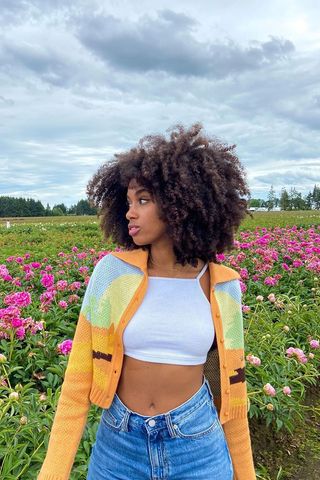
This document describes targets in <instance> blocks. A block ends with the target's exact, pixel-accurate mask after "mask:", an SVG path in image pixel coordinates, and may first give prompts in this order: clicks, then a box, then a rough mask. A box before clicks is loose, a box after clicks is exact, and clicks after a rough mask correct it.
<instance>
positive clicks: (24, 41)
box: [0, 0, 320, 204]
mask: <svg viewBox="0 0 320 480" xmlns="http://www.w3.org/2000/svg"><path fill="white" fill-rule="evenodd" d="M18 12H19V14H18ZM318 20H319V14H318V6H317V2H315V1H311V0H306V1H305V2H303V4H302V2H298V0H296V1H292V0H290V1H289V0H285V1H284V2H281V5H280V6H279V2H276V1H275V0H273V1H270V2H268V3H267V4H265V5H264V8H263V9H261V2H259V1H258V0H249V1H248V2H245V4H244V3H243V2H241V4H240V3H239V2H234V1H231V0H226V1H225V2H223V3H222V2H220V1H218V0H210V1H209V0H203V1H202V2H201V8H199V4H195V3H194V2H193V1H191V0H186V1H185V2H184V3H183V8H181V4H180V3H179V2H176V3H174V4H173V3H172V1H169V0H157V1H156V2H153V7H152V8H150V2H149V1H147V0H141V1H140V2H138V3H137V2H130V1H128V0H119V1H106V0H105V1H102V0H92V1H87V0H86V1H85V0H78V1H76V2H72V5H71V6H70V5H68V2H65V1H62V0H61V1H60V0H59V1H52V0H51V1H50V0H24V1H22V0H12V1H9V0H4V1H3V2H2V4H1V11H0V25H1V23H2V25H5V26H6V28H3V29H2V34H1V36H0V83H1V85H2V89H1V95H0V175H1V179H2V182H1V185H2V188H1V191H0V194H10V195H18V194H19V195H22V196H33V197H34V198H38V199H40V200H42V201H43V203H45V202H49V203H50V204H53V203H58V202H60V201H65V203H66V204H71V203H75V202H76V201H77V200H79V199H80V198H83V197H84V195H85V188H86V183H87V181H88V180H89V178H90V176H91V175H92V174H93V173H94V172H95V170H96V168H97V167H98V166H99V165H100V164H101V163H102V162H104V161H106V160H107V159H110V158H111V157H112V155H113V153H115V152H117V151H119V150H123V149H127V148H129V147H131V146H132V145H134V144H135V143H136V142H137V141H138V140H139V138H141V137H142V136H143V135H145V134H148V133H156V132H165V130H166V129H167V128H168V127H170V126H172V125H173V124H175V123H178V122H182V123H184V124H186V125H190V124H192V123H193V122H196V121H202V122H203V123H204V126H205V128H206V130H207V131H208V133H210V134H214V135H217V136H218V137H221V138H222V139H223V140H225V141H227V142H229V143H236V144H237V151H238V154H239V157H240V159H241V160H242V162H243V163H244V165H245V167H246V169H247V172H248V178H249V185H250V188H251V192H252V196H253V197H254V196H255V192H257V193H256V194H258V193H261V194H262V196H264V197H265V195H264V193H266V192H267V191H268V190H269V188H270V185H271V183H272V179H273V178H275V179H276V180H277V188H278V190H279V189H280V184H281V185H282V184H283V185H282V186H286V187H287V188H290V187H291V186H296V187H298V186H299V188H300V191H301V193H303V194H306V193H308V191H309V190H312V189H313V185H314V184H315V183H320V175H319V174H318V173H317V172H318V171H320V169H319V168H318V170H317V167H319V166H320V159H319V154H318V145H317V142H316V137H317V132H318V129H319V125H320V100H319V99H320V87H319V82H318V78H319V75H320V71H319V64H318V61H317V59H318V55H319V50H320V38H319V33H318V32H319V29H318V23H319V21H318ZM106 26H108V30H106ZM293 46H294V48H293ZM317 177H318V180H317ZM298 180H299V184H298V183H297V182H298ZM274 185H276V184H275V183H274ZM277 188H276V190H277ZM17 192H19V193H17Z"/></svg>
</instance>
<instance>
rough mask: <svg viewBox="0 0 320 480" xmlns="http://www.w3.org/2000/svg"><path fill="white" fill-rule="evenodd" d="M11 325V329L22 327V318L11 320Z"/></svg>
mask: <svg viewBox="0 0 320 480" xmlns="http://www.w3.org/2000/svg"><path fill="white" fill-rule="evenodd" d="M11 325H12V326H13V328H19V327H22V326H23V321H22V318H13V319H12V320H11Z"/></svg>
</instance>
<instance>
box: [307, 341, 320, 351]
mask: <svg viewBox="0 0 320 480" xmlns="http://www.w3.org/2000/svg"><path fill="white" fill-rule="evenodd" d="M309 344H310V347H311V348H314V349H318V348H320V342H319V340H314V339H313V340H310V342H309Z"/></svg>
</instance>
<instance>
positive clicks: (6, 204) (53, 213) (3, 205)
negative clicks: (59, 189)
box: [0, 196, 97, 217]
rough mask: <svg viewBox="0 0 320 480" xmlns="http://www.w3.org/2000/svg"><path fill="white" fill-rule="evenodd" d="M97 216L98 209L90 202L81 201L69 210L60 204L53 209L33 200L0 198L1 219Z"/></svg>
mask: <svg viewBox="0 0 320 480" xmlns="http://www.w3.org/2000/svg"><path fill="white" fill-rule="evenodd" d="M96 214H97V209H96V208H93V207H91V206H90V204H89V202H88V200H79V202H78V203H76V204H75V205H71V207H69V208H68V207H66V205H65V204H64V203H59V204H57V205H54V206H53V207H52V208H51V207H50V205H49V204H48V203H47V206H46V207H44V206H43V204H42V203H41V202H40V200H34V199H33V198H21V197H20V198H15V197H4V196H3V197H1V196H0V217H57V216H63V215H96Z"/></svg>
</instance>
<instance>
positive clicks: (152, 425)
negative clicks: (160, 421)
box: [148, 418, 156, 427]
mask: <svg viewBox="0 0 320 480" xmlns="http://www.w3.org/2000/svg"><path fill="white" fill-rule="evenodd" d="M148 424H149V426H150V427H154V426H155V424H156V422H155V421H154V420H153V418H152V419H151V420H149V421H148Z"/></svg>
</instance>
